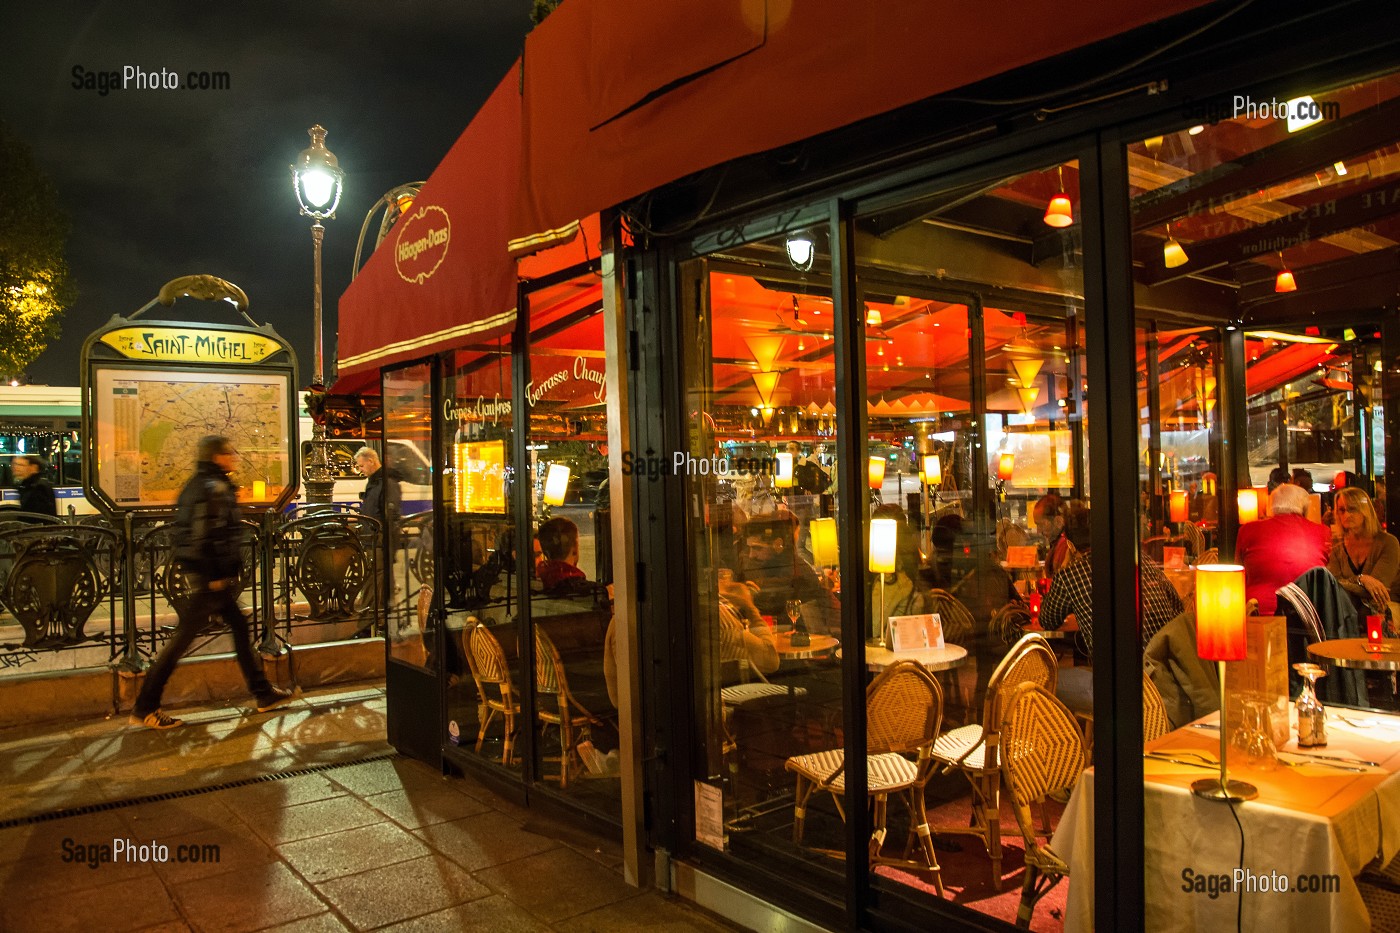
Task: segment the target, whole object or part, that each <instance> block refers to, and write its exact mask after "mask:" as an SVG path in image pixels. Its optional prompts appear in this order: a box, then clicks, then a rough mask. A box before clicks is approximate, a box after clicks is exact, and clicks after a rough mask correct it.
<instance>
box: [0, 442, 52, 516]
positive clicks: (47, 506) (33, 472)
mask: <svg viewBox="0 0 1400 933" xmlns="http://www.w3.org/2000/svg"><path fill="white" fill-rule="evenodd" d="M46 466H47V464H45V463H44V458H43V457H36V456H33V455H31V454H19V455H18V456H16V457H15V458H14V460H13V461H11V463H10V469H11V470H13V471H14V474H15V488H16V489H18V490H19V510H20V511H21V512H33V513H34V514H36V515H58V503H57V502H56V501H55V499H54V495H53V484H52V483H50V482H49V481H48V480H47V479H46V478H45V477H44V468H45V467H46Z"/></svg>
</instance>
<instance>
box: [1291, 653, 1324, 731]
mask: <svg viewBox="0 0 1400 933" xmlns="http://www.w3.org/2000/svg"><path fill="white" fill-rule="evenodd" d="M1293 669H1294V670H1295V671H1297V672H1298V674H1299V675H1300V676H1301V677H1302V678H1303V679H1304V684H1303V689H1302V690H1300V691H1299V692H1298V702H1297V706H1296V708H1297V710H1298V747H1299V748H1318V747H1320V746H1323V745H1326V744H1327V710H1326V708H1325V707H1324V706H1323V705H1322V701H1321V700H1319V699H1318V698H1317V688H1316V682H1317V678H1319V677H1322V676H1325V675H1326V673H1327V672H1326V671H1324V670H1323V669H1322V668H1321V667H1319V666H1318V665H1316V664H1295V665H1293Z"/></svg>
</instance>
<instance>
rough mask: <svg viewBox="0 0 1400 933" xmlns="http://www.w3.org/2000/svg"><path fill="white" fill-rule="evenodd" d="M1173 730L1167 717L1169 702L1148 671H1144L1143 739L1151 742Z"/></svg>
mask: <svg viewBox="0 0 1400 933" xmlns="http://www.w3.org/2000/svg"><path fill="white" fill-rule="evenodd" d="M1170 731H1172V725H1171V721H1170V720H1168V719H1167V704H1166V703H1165V702H1163V700H1162V694H1161V693H1160V692H1158V690H1157V685H1156V684H1154V683H1153V682H1152V678H1151V677H1150V676H1148V673H1147V671H1143V672H1142V740H1143V741H1144V742H1151V741H1152V740H1153V739H1159V738H1161V737H1162V736H1164V735H1166V734H1167V733H1168V732H1170Z"/></svg>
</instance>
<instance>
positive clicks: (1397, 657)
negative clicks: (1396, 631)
mask: <svg viewBox="0 0 1400 933" xmlns="http://www.w3.org/2000/svg"><path fill="white" fill-rule="evenodd" d="M1308 654H1310V655H1312V656H1313V657H1315V658H1317V659H1318V660H1320V661H1322V662H1324V663H1326V664H1331V665H1332V666H1333V667H1344V668H1350V669H1353V670H1363V671H1400V638H1384V639H1381V644H1380V648H1379V649H1376V648H1372V647H1370V645H1369V644H1368V643H1367V641H1366V639H1364V638H1333V639H1329V640H1328V641H1319V642H1316V643H1314V644H1311V645H1308Z"/></svg>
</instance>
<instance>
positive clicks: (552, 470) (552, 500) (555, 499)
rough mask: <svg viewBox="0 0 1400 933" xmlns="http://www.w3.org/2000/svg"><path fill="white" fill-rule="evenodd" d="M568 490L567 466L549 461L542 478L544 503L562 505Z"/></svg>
mask: <svg viewBox="0 0 1400 933" xmlns="http://www.w3.org/2000/svg"><path fill="white" fill-rule="evenodd" d="M568 491H569V468H568V467H566V466H564V464H562V463H551V464H550V465H549V472H548V473H546V474H545V478H544V501H545V505H563V504H564V496H565V495H566V494H567V493H568Z"/></svg>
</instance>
